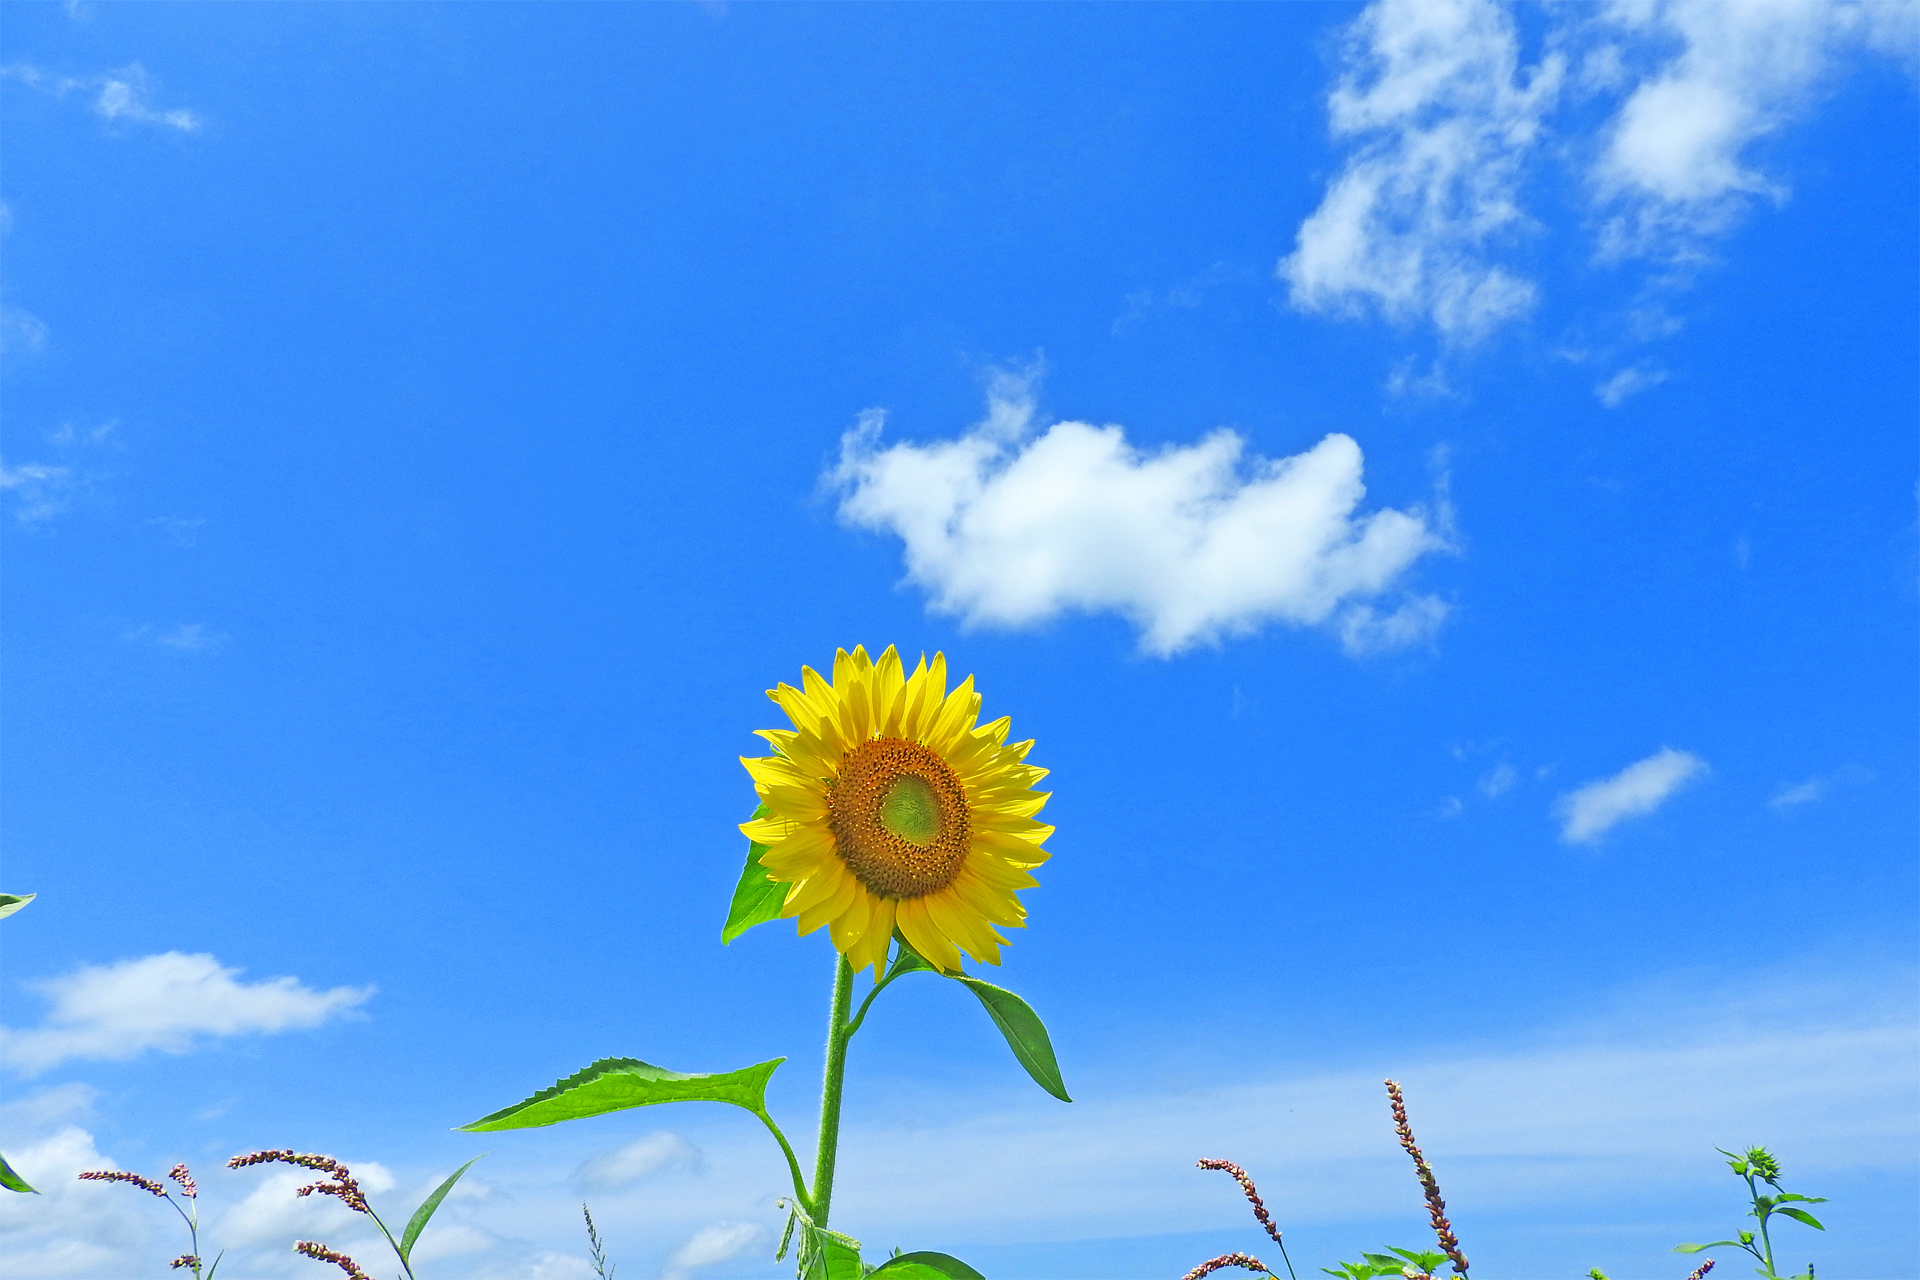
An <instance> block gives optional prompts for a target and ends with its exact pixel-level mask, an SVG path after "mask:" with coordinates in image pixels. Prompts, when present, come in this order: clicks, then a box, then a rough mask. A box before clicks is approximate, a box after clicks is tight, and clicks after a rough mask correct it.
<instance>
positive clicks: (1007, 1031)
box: [954, 974, 1073, 1102]
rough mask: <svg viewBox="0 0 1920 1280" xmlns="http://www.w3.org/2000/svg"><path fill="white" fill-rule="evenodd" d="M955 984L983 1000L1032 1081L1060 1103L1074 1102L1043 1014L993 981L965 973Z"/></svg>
mask: <svg viewBox="0 0 1920 1280" xmlns="http://www.w3.org/2000/svg"><path fill="white" fill-rule="evenodd" d="M954 981H955V982H959V983H962V984H964V985H965V986H966V988H967V990H969V991H971V992H973V994H974V995H976V996H979V997H980V1003H981V1004H982V1005H984V1006H985V1007H986V1010H987V1015H988V1016H989V1017H991V1018H992V1019H993V1025H994V1026H996V1027H999V1028H1000V1034H1001V1035H1003V1036H1005V1037H1006V1038H1007V1047H1008V1048H1009V1049H1012V1050H1013V1056H1014V1057H1016V1058H1018V1059H1019V1060H1020V1065H1021V1066H1023V1067H1025V1068H1026V1069H1027V1074H1028V1075H1030V1076H1032V1077H1033V1082H1034V1083H1035V1084H1037V1085H1039V1086H1040V1087H1041V1088H1042V1089H1045V1090H1046V1091H1047V1092H1048V1093H1050V1094H1052V1095H1053V1096H1054V1097H1056V1098H1058V1099H1060V1101H1062V1102H1072V1101H1073V1099H1072V1098H1070V1097H1068V1096H1067V1086H1066V1084H1065V1082H1063V1081H1062V1080H1061V1079H1060V1064H1059V1063H1058V1062H1057V1061H1055V1060H1054V1056H1053V1041H1052V1040H1050V1039H1048V1038H1047V1028H1046V1024H1044V1023H1042V1022H1041V1021H1040V1015H1039V1014H1037V1013H1035V1012H1034V1011H1033V1009H1032V1008H1031V1007H1030V1006H1029V1005H1028V1004H1027V1002H1026V1001H1025V1000H1022V999H1021V998H1020V997H1019V996H1017V995H1015V994H1013V992H1011V991H1009V990H1007V989H1006V988H1005V987H996V986H994V985H993V984H992V983H991V982H982V981H980V979H978V978H969V977H967V976H966V975H964V974H962V975H960V976H958V977H955V978H954Z"/></svg>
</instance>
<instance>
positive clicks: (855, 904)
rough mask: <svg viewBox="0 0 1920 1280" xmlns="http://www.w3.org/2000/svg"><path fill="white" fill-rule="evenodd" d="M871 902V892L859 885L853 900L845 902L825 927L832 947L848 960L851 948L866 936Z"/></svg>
mask: <svg viewBox="0 0 1920 1280" xmlns="http://www.w3.org/2000/svg"><path fill="white" fill-rule="evenodd" d="M873 903H874V896H873V894H872V893H871V892H870V891H868V889H867V888H866V886H864V885H862V886H860V887H859V889H858V890H857V891H856V892H855V893H854V895H853V901H851V902H849V903H848V904H847V909H846V910H845V911H842V912H841V913H840V914H839V915H838V916H836V917H835V918H834V919H833V921H832V923H831V924H830V925H829V926H828V928H827V932H828V933H830V934H832V935H833V945H834V947H835V948H836V949H837V950H838V951H839V952H840V953H841V954H842V955H844V956H846V957H847V958H848V960H849V961H851V960H852V958H853V957H852V952H853V949H854V948H855V947H856V946H858V945H859V943H860V941H861V940H862V939H863V938H865V937H866V936H867V922H868V921H869V920H871V919H872V918H873ZM856 967H857V966H856Z"/></svg>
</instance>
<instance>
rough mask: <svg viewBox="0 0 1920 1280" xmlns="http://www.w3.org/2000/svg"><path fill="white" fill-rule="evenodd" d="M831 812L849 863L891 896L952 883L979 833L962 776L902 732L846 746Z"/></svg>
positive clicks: (840, 847) (836, 835)
mask: <svg viewBox="0 0 1920 1280" xmlns="http://www.w3.org/2000/svg"><path fill="white" fill-rule="evenodd" d="M827 818H828V822H829V824H830V825H831V826H832V828H833V840H834V846H835V848H836V849H837V850H838V852H839V854H840V858H841V860H842V861H843V862H845V863H846V864H847V869H848V870H849V871H851V872H853V874H854V876H855V877H856V878H857V879H858V880H859V881H860V883H861V884H863V885H865V886H866V887H867V888H868V889H870V890H872V891H873V892H874V893H877V894H880V895H881V896H882V897H887V898H919V897H924V896H925V895H927V894H929V893H935V892H937V891H939V890H941V889H944V888H946V887H947V885H949V884H951V883H952V882H953V878H954V877H955V876H957V875H959V874H960V868H961V866H962V865H964V864H965V862H966V860H967V848H968V846H969V844H970V843H971V842H972V836H973V832H972V827H971V825H970V823H969V822H968V818H967V798H966V793H965V792H964V790H963V789H962V788H961V786H960V779H959V778H957V777H956V776H954V772H953V770H952V769H950V768H948V767H947V762H946V761H944V760H942V759H941V758H940V757H939V756H938V755H937V754H935V753H934V752H933V751H931V750H929V749H928V748H926V747H923V746H921V745H920V744H919V743H917V742H907V741H904V740H903V739H900V738H874V739H871V740H869V741H867V742H863V743H861V744H860V745H859V746H858V747H855V748H854V749H853V750H852V751H850V752H848V753H847V756H846V758H845V759H844V760H842V761H841V763H840V776H839V777H837V778H836V779H834V782H833V785H832V787H831V789H830V790H829V791H828V793H827Z"/></svg>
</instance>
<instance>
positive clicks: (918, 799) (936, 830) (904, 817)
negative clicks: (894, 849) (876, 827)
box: [880, 773, 940, 849]
mask: <svg viewBox="0 0 1920 1280" xmlns="http://www.w3.org/2000/svg"><path fill="white" fill-rule="evenodd" d="M880 825H881V826H883V827H885V828H886V829H887V830H888V831H891V832H892V833H893V834H894V835H896V836H899V837H900V838H901V839H902V840H905V841H906V842H907V843H908V844H910V845H912V846H914V847H915V848H917V849H924V848H926V847H927V846H928V845H930V844H932V843H933V841H934V838H935V837H937V836H938V835H939V834H940V799H939V797H938V796H936V795H934V794H933V784H932V783H931V782H928V781H927V780H926V779H925V778H923V777H921V776H920V775H919V774H917V773H903V774H901V775H900V776H899V777H897V778H895V779H894V780H893V785H892V786H890V787H888V788H887V794H886V795H884V796H881V797H880Z"/></svg>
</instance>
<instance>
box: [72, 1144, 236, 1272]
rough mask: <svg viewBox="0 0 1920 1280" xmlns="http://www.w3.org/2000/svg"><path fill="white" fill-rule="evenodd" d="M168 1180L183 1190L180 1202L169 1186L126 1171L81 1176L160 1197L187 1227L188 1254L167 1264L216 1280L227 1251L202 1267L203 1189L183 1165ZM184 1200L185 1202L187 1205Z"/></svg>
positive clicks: (94, 1171) (91, 1172)
mask: <svg viewBox="0 0 1920 1280" xmlns="http://www.w3.org/2000/svg"><path fill="white" fill-rule="evenodd" d="M167 1177H168V1179H169V1180H171V1181H172V1182H173V1183H174V1184H175V1185H177V1186H178V1187H179V1189H180V1199H179V1200H176V1199H174V1198H173V1197H174V1193H173V1192H172V1191H169V1190H168V1189H167V1184H166V1183H164V1182H160V1181H158V1180H156V1179H154V1178H147V1177H142V1176H141V1175H140V1174H137V1173H128V1172H126V1171H125V1170H123V1169H89V1170H87V1171H86V1172H85V1173H82V1174H81V1175H80V1180H81V1181H82V1182H124V1183H126V1184H127V1185H128V1186H130V1187H138V1188H140V1189H141V1190H142V1191H145V1192H147V1193H148V1194H149V1195H154V1196H158V1197H159V1198H160V1199H162V1200H165V1201H166V1202H167V1203H168V1204H170V1205H172V1206H173V1211H174V1212H175V1213H177V1214H179V1215H180V1221H182V1222H184V1223H186V1224H187V1251H186V1252H185V1253H183V1254H181V1255H180V1256H179V1257H177V1258H175V1259H174V1260H173V1261H172V1262H170V1263H168V1264H167V1265H168V1267H169V1268H171V1269H173V1270H175V1271H179V1270H186V1271H189V1272H191V1273H192V1275H193V1280H213V1273H214V1272H215V1271H218V1270H219V1269H220V1259H221V1258H222V1257H224V1256H225V1250H222V1251H221V1252H220V1253H217V1254H215V1255H214V1258H213V1261H212V1262H211V1263H206V1264H203V1263H202V1261H201V1258H200V1188H199V1186H198V1185H197V1184H195V1182H194V1180H193V1173H192V1172H191V1171H190V1170H189V1169H188V1168H187V1166H186V1165H184V1164H176V1165H175V1166H173V1168H172V1169H170V1170H168V1171H167ZM181 1200H184V1201H186V1203H185V1204H184V1205H182V1204H181V1202H180V1201H181Z"/></svg>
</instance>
